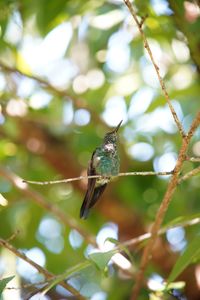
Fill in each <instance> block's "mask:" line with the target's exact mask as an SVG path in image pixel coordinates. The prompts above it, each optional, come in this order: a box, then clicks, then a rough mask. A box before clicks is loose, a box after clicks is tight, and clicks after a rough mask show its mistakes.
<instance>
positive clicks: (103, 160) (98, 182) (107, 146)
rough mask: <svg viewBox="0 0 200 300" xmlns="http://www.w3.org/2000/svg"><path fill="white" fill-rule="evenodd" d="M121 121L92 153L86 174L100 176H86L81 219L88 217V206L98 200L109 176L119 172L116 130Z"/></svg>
mask: <svg viewBox="0 0 200 300" xmlns="http://www.w3.org/2000/svg"><path fill="white" fill-rule="evenodd" d="M121 123H122V120H121V121H120V123H119V124H118V125H117V127H116V128H115V129H114V130H113V131H111V132H108V133H106V135H105V136H104V140H103V143H102V144H101V145H100V146H99V147H97V148H96V149H95V150H94V152H93V153H92V157H91V160H90V161H89V164H88V169H87V175H88V176H92V175H101V177H99V178H88V186H87V191H86V194H85V198H84V200H83V204H82V206H81V210H80V218H82V219H86V218H87V217H88V213H89V210H90V208H92V207H93V206H94V205H95V203H96V202H97V201H98V199H99V198H100V196H101V195H102V193H103V192H104V190H105V188H106V186H107V184H108V183H109V181H110V180H111V178H112V177H114V176H117V175H118V174H119V167H120V160H119V154H118V148H117V132H118V130H119V127H120V125H121Z"/></svg>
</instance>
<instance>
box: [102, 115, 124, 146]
mask: <svg viewBox="0 0 200 300" xmlns="http://www.w3.org/2000/svg"><path fill="white" fill-rule="evenodd" d="M122 121H123V120H121V121H120V122H119V124H118V125H117V127H115V129H114V130H112V131H111V132H108V133H106V135H105V137H104V144H106V145H108V146H109V145H112V144H116V142H117V132H118V130H119V127H120V125H121V123H122ZM110 147H111V146H110Z"/></svg>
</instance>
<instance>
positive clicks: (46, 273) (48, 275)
mask: <svg viewBox="0 0 200 300" xmlns="http://www.w3.org/2000/svg"><path fill="white" fill-rule="evenodd" d="M0 245H1V246H2V247H5V248H7V249H8V250H10V251H11V252H13V253H14V254H15V255H16V256H18V257H19V258H21V259H23V260H24V261H26V262H27V263H28V264H30V265H31V266H32V267H34V268H35V269H36V270H38V272H39V273H41V274H43V275H44V276H45V277H46V278H47V279H54V278H56V275H54V274H52V273H50V272H49V271H47V270H46V269H44V268H43V267H41V266H40V265H38V264H37V263H36V262H34V261H33V260H31V259H30V258H28V257H27V256H26V255H25V254H24V253H23V252H21V251H19V250H17V249H16V248H15V247H13V246H12V245H11V244H9V243H8V242H7V241H5V240H4V239H2V238H0ZM60 285H62V286H63V287H64V288H65V289H67V290H68V291H69V292H70V293H72V294H73V295H74V296H75V297H77V299H79V300H84V299H85V298H84V297H83V296H82V295H81V294H80V293H79V292H78V291H77V290H76V289H75V288H74V287H72V286H71V285H69V284H68V283H66V282H64V281H62V282H60Z"/></svg>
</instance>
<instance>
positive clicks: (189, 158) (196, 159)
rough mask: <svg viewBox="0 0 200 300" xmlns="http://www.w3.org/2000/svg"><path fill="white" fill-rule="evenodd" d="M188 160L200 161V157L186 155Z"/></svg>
mask: <svg viewBox="0 0 200 300" xmlns="http://www.w3.org/2000/svg"><path fill="white" fill-rule="evenodd" d="M186 160H188V161H191V162H200V157H189V156H186Z"/></svg>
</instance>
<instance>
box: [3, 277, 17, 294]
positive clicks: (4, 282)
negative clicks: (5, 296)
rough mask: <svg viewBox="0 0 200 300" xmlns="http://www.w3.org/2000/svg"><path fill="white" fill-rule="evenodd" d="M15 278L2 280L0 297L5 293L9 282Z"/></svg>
mask: <svg viewBox="0 0 200 300" xmlns="http://www.w3.org/2000/svg"><path fill="white" fill-rule="evenodd" d="M14 277H15V276H10V277H6V278H3V279H2V280H0V296H1V294H2V293H3V290H4V289H5V287H6V285H7V284H8V282H9V281H11V280H12V279H13V278H14Z"/></svg>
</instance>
